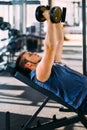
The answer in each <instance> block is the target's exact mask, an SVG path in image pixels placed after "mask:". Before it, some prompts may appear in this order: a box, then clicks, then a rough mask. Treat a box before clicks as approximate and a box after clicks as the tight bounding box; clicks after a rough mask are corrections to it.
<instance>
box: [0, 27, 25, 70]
mask: <svg viewBox="0 0 87 130" xmlns="http://www.w3.org/2000/svg"><path fill="white" fill-rule="evenodd" d="M8 35H9V38H7V39H2V40H1V43H0V72H1V71H3V70H4V68H5V66H6V65H7V64H11V63H14V61H15V58H16V55H15V53H16V52H18V51H21V50H22V49H23V47H24V38H25V35H22V34H20V31H19V30H17V29H10V30H9V32H8ZM4 58H5V60H4Z"/></svg>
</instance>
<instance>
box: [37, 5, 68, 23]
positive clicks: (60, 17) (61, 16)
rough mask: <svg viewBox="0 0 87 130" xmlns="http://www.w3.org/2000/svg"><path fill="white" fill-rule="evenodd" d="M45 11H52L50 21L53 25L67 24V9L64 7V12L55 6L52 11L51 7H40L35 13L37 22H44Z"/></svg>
mask: <svg viewBox="0 0 87 130" xmlns="http://www.w3.org/2000/svg"><path fill="white" fill-rule="evenodd" d="M45 10H50V19H51V21H52V23H59V22H60V21H61V22H65V17H66V8H65V7H63V10H61V8H60V7H59V6H55V7H53V8H52V9H50V6H44V5H42V6H38V7H37V8H36V11H35V17H36V19H37V21H39V22H44V21H45V20H46V19H45V17H44V16H43V12H44V11H45Z"/></svg>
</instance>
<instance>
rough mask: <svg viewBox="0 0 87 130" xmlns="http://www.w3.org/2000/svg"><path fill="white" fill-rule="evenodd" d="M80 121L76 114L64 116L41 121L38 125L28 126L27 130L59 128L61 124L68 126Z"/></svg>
mask: <svg viewBox="0 0 87 130" xmlns="http://www.w3.org/2000/svg"><path fill="white" fill-rule="evenodd" d="M79 121H80V118H79V117H78V116H77V115H76V116H72V117H68V118H66V117H64V118H61V119H55V120H53V121H50V122H47V123H43V124H41V125H40V126H35V127H32V128H29V129H27V130H50V129H51V130H54V129H55V128H60V127H63V126H68V125H70V124H74V123H77V122H79Z"/></svg>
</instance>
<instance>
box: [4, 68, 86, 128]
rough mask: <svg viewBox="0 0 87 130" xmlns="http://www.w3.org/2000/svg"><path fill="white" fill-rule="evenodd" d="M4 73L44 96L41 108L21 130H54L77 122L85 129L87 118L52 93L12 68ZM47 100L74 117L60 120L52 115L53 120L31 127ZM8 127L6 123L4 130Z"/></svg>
mask: <svg viewBox="0 0 87 130" xmlns="http://www.w3.org/2000/svg"><path fill="white" fill-rule="evenodd" d="M6 71H7V72H8V73H10V74H11V75H12V76H13V77H15V78H16V79H18V80H20V81H21V82H23V83H25V84H26V85H28V86H30V87H32V88H33V89H35V90H37V91H39V92H40V93H42V94H43V95H45V96H46V98H45V100H44V101H43V103H42V104H41V106H40V107H39V108H38V110H37V111H36V112H35V113H34V114H33V115H32V117H31V118H30V119H29V120H28V121H27V122H26V123H25V125H24V126H23V127H22V128H21V130H26V129H27V130H44V129H46V130H50V129H52V128H53V129H55V128H60V127H62V126H67V125H70V124H74V123H77V122H79V121H80V122H81V123H82V124H83V125H84V127H85V128H87V118H86V117H85V115H86V114H82V113H81V111H79V110H76V109H74V108H73V107H71V106H70V105H69V104H67V103H66V102H64V101H63V100H62V99H61V98H59V97H57V96H56V95H54V94H53V93H52V92H49V91H48V90H46V89H44V88H42V87H40V86H38V85H37V84H35V83H34V82H32V81H31V80H30V79H29V78H28V77H27V76H25V75H24V74H22V73H20V72H18V71H16V70H15V69H14V68H13V67H11V66H7V67H6ZM49 99H51V100H54V101H56V102H58V103H59V104H61V105H63V106H64V107H66V108H67V109H66V110H67V111H68V110H69V112H70V111H71V112H75V113H76V115H74V116H71V117H63V118H60V119H56V116H55V115H54V116H53V119H52V120H51V121H49V122H45V123H43V124H41V123H40V122H37V125H36V126H33V127H31V126H30V124H31V123H32V122H33V121H34V119H35V118H37V115H38V114H39V113H40V112H41V110H42V109H43V107H44V106H45V105H46V103H47V102H48V101H49ZM59 110H60V111H63V112H64V109H59ZM9 114H10V113H9ZM7 115H8V113H7ZM7 117H8V118H7V119H6V121H8V120H9V122H10V119H9V117H10V116H9V115H8V116H7ZM9 125H10V123H7V122H6V130H8V129H9Z"/></svg>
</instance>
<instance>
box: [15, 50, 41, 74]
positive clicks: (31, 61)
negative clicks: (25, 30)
mask: <svg viewBox="0 0 87 130" xmlns="http://www.w3.org/2000/svg"><path fill="white" fill-rule="evenodd" d="M40 60H41V56H39V55H38V54H37V53H31V52H26V51H25V52H22V53H21V54H20V55H19V56H18V58H17V60H16V69H17V70H19V71H21V72H23V73H25V74H28V73H29V72H30V71H31V70H33V69H35V68H36V67H37V64H38V63H39V62H40Z"/></svg>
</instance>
